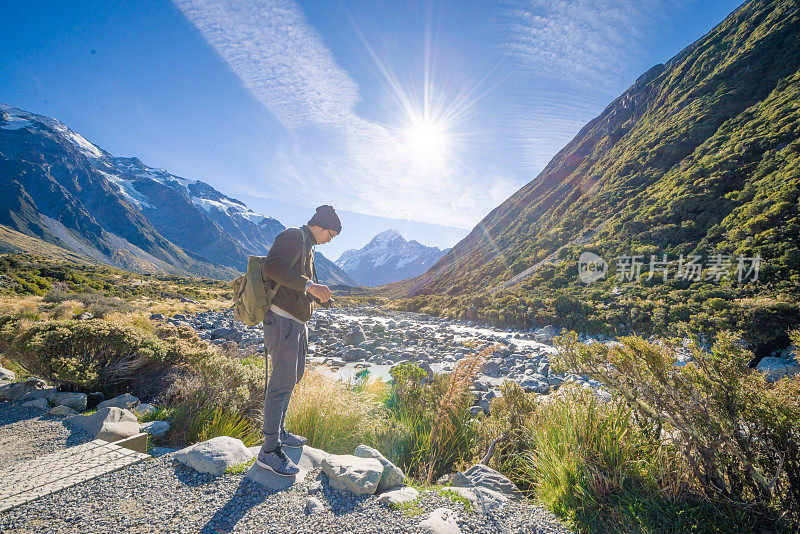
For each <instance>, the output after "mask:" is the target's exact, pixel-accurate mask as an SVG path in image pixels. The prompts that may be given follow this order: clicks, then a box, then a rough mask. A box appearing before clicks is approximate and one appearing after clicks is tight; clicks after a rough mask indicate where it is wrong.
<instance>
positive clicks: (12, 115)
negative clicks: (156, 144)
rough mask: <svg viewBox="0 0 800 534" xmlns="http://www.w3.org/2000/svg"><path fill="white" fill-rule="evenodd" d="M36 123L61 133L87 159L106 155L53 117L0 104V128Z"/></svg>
mask: <svg viewBox="0 0 800 534" xmlns="http://www.w3.org/2000/svg"><path fill="white" fill-rule="evenodd" d="M37 123H39V124H41V125H43V126H45V127H46V128H49V129H51V130H55V131H56V132H57V133H59V134H61V135H62V136H63V137H65V138H66V139H68V140H69V141H70V142H72V144H73V145H75V148H77V149H78V151H79V152H81V153H82V154H83V155H84V156H86V157H87V158H89V159H100V158H104V157H106V156H108V153H107V152H106V151H105V150H103V149H102V148H99V147H98V146H96V145H93V144H92V143H90V142H89V141H87V140H86V138H85V137H83V136H82V135H81V134H78V133H75V132H73V131H72V130H70V129H69V128H67V127H66V126H64V125H63V124H61V122H60V121H58V120H57V119H54V118H53V117H46V116H44V115H37V114H36V113H30V112H29V111H25V110H24V109H19V108H15V107H13V106H9V105H8V104H0V128H2V129H3V130H19V129H22V128H33V129H37V128H38V127H37Z"/></svg>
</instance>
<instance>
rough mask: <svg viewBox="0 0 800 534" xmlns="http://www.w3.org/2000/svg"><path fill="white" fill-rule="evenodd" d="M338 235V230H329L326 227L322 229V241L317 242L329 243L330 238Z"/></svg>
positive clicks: (321, 243)
mask: <svg viewBox="0 0 800 534" xmlns="http://www.w3.org/2000/svg"><path fill="white" fill-rule="evenodd" d="M337 235H339V232H337V231H336V230H329V229H328V228H323V229H322V241H320V242H319V244H320V245H323V244H325V243H329V242H330V240H331V239H333V238H334V237H336V236H337Z"/></svg>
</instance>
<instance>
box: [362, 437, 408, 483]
mask: <svg viewBox="0 0 800 534" xmlns="http://www.w3.org/2000/svg"><path fill="white" fill-rule="evenodd" d="M354 454H355V455H356V456H358V457H359V458H375V459H376V460H378V461H379V462H380V463H381V465H383V474H382V475H381V480H380V482H378V489H376V490H375V492H376V493H383V492H384V491H388V490H390V489H394V488H399V487H400V486H402V485H403V481H404V480H405V478H406V475H405V473H403V470H402V469H400V468H399V467H397V466H396V465H394V464H393V463H392V462H390V461H389V460H387V459H386V457H384V456H383V455H382V454H381V453H380V452H379V451H378V450H377V449H373V448H372V447H369V446H368V445H363V444H362V445H359V446H358V447H356V450H355V453H354Z"/></svg>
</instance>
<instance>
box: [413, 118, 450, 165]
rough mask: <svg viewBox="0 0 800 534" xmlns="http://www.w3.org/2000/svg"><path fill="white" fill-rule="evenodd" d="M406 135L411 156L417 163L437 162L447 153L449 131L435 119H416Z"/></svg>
mask: <svg viewBox="0 0 800 534" xmlns="http://www.w3.org/2000/svg"><path fill="white" fill-rule="evenodd" d="M405 137H406V147H407V148H408V152H409V156H410V157H411V159H412V161H414V162H415V163H417V164H423V165H427V164H431V163H436V162H438V161H441V160H442V159H444V157H445V155H446V153H447V149H448V139H447V132H446V131H445V129H444V127H443V126H442V125H441V124H438V123H436V122H434V121H430V120H417V121H414V122H413V123H412V124H411V125H410V126H409V127H408V129H407V130H406V132H405Z"/></svg>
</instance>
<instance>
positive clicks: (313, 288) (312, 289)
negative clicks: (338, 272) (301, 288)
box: [308, 284, 332, 302]
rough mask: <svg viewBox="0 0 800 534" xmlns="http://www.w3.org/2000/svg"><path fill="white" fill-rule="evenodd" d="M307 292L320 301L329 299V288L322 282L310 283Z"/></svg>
mask: <svg viewBox="0 0 800 534" xmlns="http://www.w3.org/2000/svg"><path fill="white" fill-rule="evenodd" d="M308 292H309V293H311V294H312V295H314V296H315V297H317V298H318V299H319V301H320V302H328V301H329V300H330V299H331V296H332V295H331V290H330V289H328V286H325V285H322V284H311V285H310V286H309V287H308Z"/></svg>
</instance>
